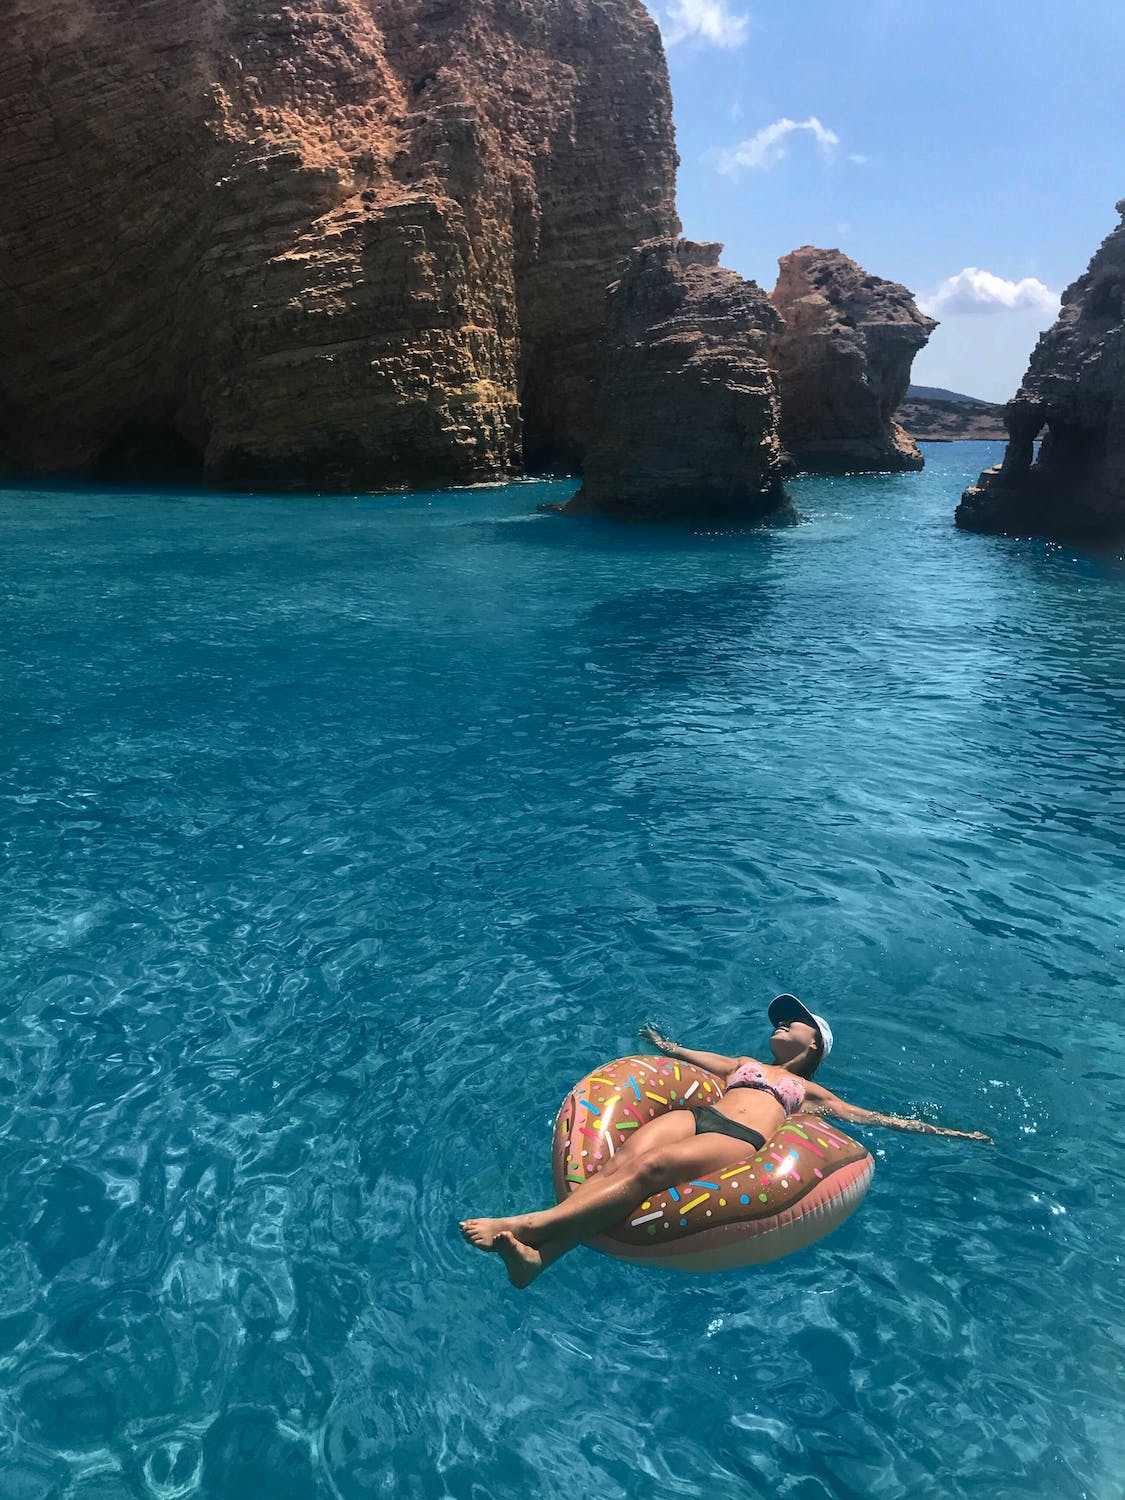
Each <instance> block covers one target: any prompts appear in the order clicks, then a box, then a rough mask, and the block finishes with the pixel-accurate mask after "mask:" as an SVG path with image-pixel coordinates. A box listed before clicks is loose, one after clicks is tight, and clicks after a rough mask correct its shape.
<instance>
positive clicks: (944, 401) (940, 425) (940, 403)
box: [895, 385, 1008, 443]
mask: <svg viewBox="0 0 1125 1500" xmlns="http://www.w3.org/2000/svg"><path fill="white" fill-rule="evenodd" d="M895 420H896V421H897V422H901V423H902V425H903V426H904V427H905V428H906V430H907V432H909V434H910V436H911V437H913V438H917V440H918V441H919V442H920V443H955V442H964V441H966V440H970V441H979V442H992V443H995V442H1004V441H1005V440H1006V439H1007V436H1008V433H1007V429H1006V428H1005V426H1004V408H1003V407H1002V406H998V405H996V404H995V403H994V402H992V401H980V400H978V398H977V397H976V396H965V395H962V394H961V392H959V391H947V390H945V389H944V388H943V387H942V386H940V385H912V386H909V387H908V388H907V392H906V400H905V401H904V402H903V403H902V405H901V406H900V407H899V409H898V411H896V412H895Z"/></svg>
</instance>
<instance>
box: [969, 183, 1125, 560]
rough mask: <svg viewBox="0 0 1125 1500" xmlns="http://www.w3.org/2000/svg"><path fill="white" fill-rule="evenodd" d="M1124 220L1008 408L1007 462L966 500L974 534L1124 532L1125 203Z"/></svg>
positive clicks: (1069, 298) (1075, 536)
mask: <svg viewBox="0 0 1125 1500" xmlns="http://www.w3.org/2000/svg"><path fill="white" fill-rule="evenodd" d="M1117 212H1118V213H1119V214H1121V215H1122V222H1121V223H1120V224H1119V225H1118V226H1117V228H1116V229H1115V230H1114V231H1113V233H1112V234H1110V235H1109V236H1108V238H1107V239H1105V240H1104V241H1103V242H1102V245H1101V248H1100V249H1099V250H1098V252H1097V254H1096V255H1095V256H1094V258H1093V260H1092V261H1091V262H1090V264H1089V266H1088V268H1087V270H1086V272H1085V274H1084V275H1083V276H1080V277H1079V278H1078V280H1077V281H1076V282H1074V284H1073V285H1072V286H1069V287H1068V288H1067V289H1066V291H1065V292H1064V293H1063V298H1062V310H1061V312H1060V313H1059V317H1058V321H1057V322H1056V323H1055V324H1054V326H1053V327H1052V328H1050V329H1048V331H1047V332H1046V333H1045V334H1044V335H1043V336H1042V338H1041V339H1040V340H1039V343H1038V344H1037V345H1036V347H1035V350H1034V352H1033V353H1032V356H1031V362H1030V364H1029V366H1028V370H1027V374H1026V375H1025V376H1024V378H1023V383H1022V384H1021V386H1020V388H1019V390H1018V391H1017V392H1016V395H1015V397H1014V398H1013V399H1012V400H1011V401H1010V402H1009V403H1008V406H1007V407H1006V409H1005V422H1006V425H1007V428H1008V433H1009V440H1008V447H1007V450H1006V452H1005V454H1004V459H1003V462H1002V463H1001V464H999V465H998V466H997V467H996V468H994V469H988V470H986V472H985V473H983V474H982V475H981V477H980V479H979V481H978V482H977V483H976V484H975V485H974V486H972V488H970V489H967V490H966V491H965V493H964V495H963V496H962V497H961V504H960V505H959V506H958V507H957V524H958V525H959V526H963V527H965V528H966V529H967V530H969V531H994V532H1007V533H1022V534H1025V535H1028V534H1033V535H1038V536H1049V537H1058V538H1063V539H1067V540H1081V539H1086V538H1090V539H1098V538H1117V537H1119V536H1121V535H1122V534H1125V199H1123V200H1122V201H1121V202H1120V203H1119V204H1118V205H1117ZM1044 428H1045V429H1046V431H1045V432H1044ZM1041 432H1043V441H1042V442H1041V443H1040V445H1039V453H1038V456H1036V454H1035V439H1036V437H1037V436H1038V435H1039V434H1040V433H1041Z"/></svg>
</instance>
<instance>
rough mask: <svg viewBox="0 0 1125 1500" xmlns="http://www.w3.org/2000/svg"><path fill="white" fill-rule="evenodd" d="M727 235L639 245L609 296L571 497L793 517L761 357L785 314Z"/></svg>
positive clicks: (578, 506)
mask: <svg viewBox="0 0 1125 1500" xmlns="http://www.w3.org/2000/svg"><path fill="white" fill-rule="evenodd" d="M722 248H723V247H722V246H721V245H714V244H700V243H697V242H695V241H692V240H683V239H670V238H664V239H656V240H651V241H649V242H647V243H645V244H642V245H639V246H638V247H637V248H636V249H635V250H634V251H633V254H632V255H631V256H630V258H629V261H628V264H627V265H626V267H625V269H624V271H623V272H622V274H621V277H620V279H619V280H617V281H616V282H614V283H613V285H612V286H611V287H610V288H609V291H608V293H607V296H606V331H605V352H604V357H603V365H602V374H601V381H600V384H599V388H598V400H597V407H596V418H595V427H594V440H593V442H592V444H591V446H590V450H589V452H588V453H587V456H586V464H585V470H584V483H583V487H582V489H581V490H580V491H579V493H578V494H577V495H576V496H575V498H574V499H573V500H572V501H570V502H569V504H568V505H567V506H565V507H564V509H565V510H567V511H569V512H589V511H597V512H600V513H602V514H605V515H613V516H620V517H622V518H626V519H629V520H665V519H685V520H695V519H698V518H705V517H721V518H724V519H726V520H735V521H740V520H750V521H754V520H759V519H763V518H765V517H767V516H770V517H775V518H778V519H787V520H793V519H796V516H795V512H793V511H792V508H791V505H790V502H789V501H788V499H787V497H786V495H785V493H784V490H783V489H782V486H781V468H782V459H781V445H780V442H779V440H778V433H777V394H776V388H775V384H774V380H773V376H772V374H771V373H770V368H769V365H768V363H767V360H766V354H767V350H768V345H769V340H770V337H771V336H772V334H773V333H774V331H775V330H776V329H777V328H778V327H779V326H780V322H781V320H780V319H779V317H778V316H777V314H776V313H775V312H774V310H773V308H772V307H771V306H770V304H769V301H768V299H767V298H766V295H765V293H764V292H763V291H762V290H761V289H760V287H758V286H757V285H755V283H754V282H752V281H743V279H742V277H741V276H739V275H737V274H736V273H735V272H734V271H729V270H726V269H725V268H724V267H722V266H720V265H719V256H720V254H721V253H722Z"/></svg>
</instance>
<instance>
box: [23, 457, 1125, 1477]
mask: <svg viewBox="0 0 1125 1500" xmlns="http://www.w3.org/2000/svg"><path fill="white" fill-rule="evenodd" d="M995 452H996V450H995V449H992V448H989V447H986V446H985V445H979V444H964V445H953V446H951V447H940V446H930V447H929V448H928V450H927V457H928V467H927V469H926V471H925V473H924V474H922V475H915V476H900V477H878V478H849V479H840V480H831V481H830V480H822V481H811V480H806V481H800V482H798V483H797V484H796V485H795V486H794V490H795V493H796V495H797V498H798V503H799V504H800V506H801V507H802V509H803V511H804V512H805V514H806V515H807V516H808V518H809V524H807V525H804V526H801V527H799V528H796V529H793V530H787V531H781V532H767V533H746V534H729V533H728V534H694V533H692V532H690V531H687V530H680V529H675V528H653V529H640V528H635V527H628V526H620V525H616V524H612V523H605V522H600V521H595V520H564V519H561V518H559V517H555V516H545V515H540V514H538V513H537V512H536V509H535V506H536V502H538V501H539V500H541V499H543V498H545V497H547V496H556V497H557V496H558V495H559V494H560V493H564V492H565V489H566V486H564V485H561V484H554V485H545V484H538V485H536V484H518V485H512V486H509V487H507V488H503V489H491V490H480V491H475V492H472V493H461V494H443V495H432V496H425V495H415V496H409V497H403V498H385V497H384V498H362V499H330V500H317V499H292V498H288V499H262V498H241V497H234V498H231V497H220V496H215V495H182V496H160V497H143V496H135V495H119V494H109V493H100V492H93V491H89V490H86V491H72V492H65V493H51V492H47V491H43V490H39V491H37V492H35V493H33V494H28V493H24V492H20V491H19V490H16V489H9V490H7V491H4V492H3V493H2V494H0V536H2V545H3V555H4V559H5V566H4V584H3V590H2V595H3V598H2V616H0V659H2V668H3V732H4V740H5V752H6V753H5V757H4V784H3V788H2V790H3V794H4V795H3V802H2V819H3V823H2V835H3V853H4V863H3V868H2V873H0V879H2V881H3V891H2V893H0V920H2V924H3V939H4V946H3V982H2V987H0V1015H2V1017H3V1020H2V1027H0V1044H2V1045H0V1127H2V1131H3V1139H2V1150H0V1229H2V1233H0V1417H2V1421H0V1474H2V1475H3V1480H2V1482H0V1493H2V1494H3V1496H4V1500H12V1497H15V1500H48V1497H50V1500H63V1497H65V1500H125V1497H130V1500H136V1497H156V1500H172V1497H178V1496H191V1495H195V1496H200V1497H205V1500H247V1497H248V1500H256V1497H258V1496H262V1497H269V1500H361V1497H363V1500H368V1497H374V1496H383V1495H385V1496H394V1497H411V1500H412V1497H457V1500H461V1497H466V1500H468V1497H474V1500H509V1497H511V1500H517V1497H519V1500H528V1497H544V1500H554V1497H563V1496H568V1497H569V1496H572V1495H573V1496H589V1497H597V1500H616V1497H621V1500H634V1497H638V1496H642V1495H649V1494H654V1493H657V1494H661V1495H665V1496H667V1495H672V1496H685V1497H697V1496H700V1495H704V1494H706V1495H707V1496H708V1497H710V1500H727V1497H730V1500H733V1497H736V1496H737V1497H747V1496H763V1497H765V1496H769V1497H782V1500H895V1497H912V1500H915V1497H926V1500H930V1497H932V1500H955V1497H969V1496H973V1497H977V1496H979V1497H981V1500H986V1497H987V1500H1026V1497H1028V1496H1044V1497H1047V1496H1051V1497H1064V1500H1078V1497H1081V1496H1085V1497H1089V1500H1117V1497H1120V1496H1121V1494H1122V1492H1123V1486H1122V1480H1121V1476H1122V1475H1123V1474H1125V1435H1123V1431H1122V1422H1121V1398H1122V1377H1121V1370H1122V1364H1123V1360H1125V1317H1123V1315H1125V1289H1123V1285H1122V1253H1123V1250H1122V1233H1121V1231H1122V1212H1121V1200H1122V1184H1123V1180H1125V1177H1123V1168H1122V1146H1123V1144H1125V1141H1123V1136H1125V1128H1123V1118H1122V1113H1123V1079H1125V1031H1123V1026H1122V1018H1121V1004H1122V963H1121V953H1122V926H1121V916H1122V898H1123V894H1125V816H1123V814H1125V786H1123V781H1122V774H1121V768H1122V761H1123V754H1125V564H1123V563H1122V562H1120V561H1117V560H1113V559H1101V560H1097V559H1091V558H1088V557H1083V556H1081V555H1079V554H1076V553H1074V552H1072V551H1070V550H1067V549H1064V548H1059V547H1052V546H1048V545H1046V544H1043V543H1036V542H1025V541H1004V540H995V539H988V538H981V537H973V536H967V535H964V534H961V533H959V532H957V531H955V530H954V528H953V526H952V524H951V517H952V510H953V506H954V504H955V503H956V499H957V497H958V494H959V492H960V490H961V488H962V486H963V484H964V483H965V482H966V481H967V480H969V479H973V478H975V477H976V475H977V473H978V472H979V471H980V469H981V468H982V466H983V465H984V463H985V462H987V461H991V458H992V456H993V455H994V454H995ZM780 989H793V990H794V991H796V993H798V994H799V995H801V996H803V997H804V998H805V999H806V1000H807V1001H808V1002H809V1003H810V1004H813V1005H814V1007H815V1008H816V1009H823V1010H824V1011H825V1012H826V1014H827V1015H828V1016H829V1018H830V1019H831V1021H832V1022H833V1024H834V1026H835V1028H836V1033H837V1048H836V1051H835V1052H834V1054H833V1057H832V1059H831V1062H830V1065H829V1067H828V1068H827V1069H826V1070H825V1074H824V1075H823V1076H824V1080H825V1081H826V1082H827V1083H829V1085H830V1086H832V1087H834V1088H835V1089H836V1090H837V1092H839V1093H841V1094H842V1095H843V1096H844V1097H845V1098H851V1099H854V1100H855V1101H856V1102H859V1103H862V1104H865V1105H868V1106H870V1107H876V1108H883V1109H889V1110H895V1111H900V1112H909V1113H915V1112H917V1113H919V1114H922V1115H925V1116H926V1117H928V1118H933V1119H937V1120H940V1121H943V1122H945V1123H948V1124H951V1125H955V1126H960V1127H963V1128H967V1129H972V1128H983V1129H986V1130H988V1131H990V1132H992V1133H993V1134H994V1135H995V1136H996V1138H997V1142H998V1145H997V1147H996V1148H994V1149H987V1148H984V1147H981V1146H973V1145H968V1144H965V1143H962V1142H955V1141H944V1140H933V1139H919V1138H917V1137H911V1136H906V1135H894V1134H891V1133H889V1132H877V1131H866V1132H864V1131H859V1130H857V1131H856V1134H857V1135H860V1136H862V1138H863V1139H865V1140H866V1141H867V1142H868V1144H869V1145H870V1146H871V1147H872V1149H873V1150H874V1151H875V1152H876V1159H877V1163H878V1167H877V1172H876V1176H875V1181H874V1184H873V1187H872V1190H871V1192H870V1194H869V1196H868V1199H867V1201H866V1203H865V1204H864V1205H863V1206H862V1208H861V1209H860V1211H859V1212H858V1214H857V1215H856V1216H855V1217H854V1218H853V1219H852V1220H851V1221H850V1222H849V1223H848V1224H847V1225H845V1226H844V1228H843V1229H841V1230H840V1231H839V1232H838V1233H836V1234H835V1235H834V1236H833V1237H832V1238H831V1239H829V1240H827V1241H826V1242H824V1243H823V1244H822V1245H820V1246H818V1247H816V1248H814V1249H812V1250H810V1251H807V1252H805V1253H803V1254H801V1255H800V1256H797V1257H794V1258H792V1259H789V1260H785V1261H782V1262H781V1263H779V1264H777V1265H774V1266H770V1267H765V1268H759V1269H757V1270H752V1271H747V1272H741V1273H732V1274H726V1275H722V1276H713V1277H693V1278H688V1277H682V1276H678V1275H676V1274H675V1273H672V1272H667V1271H661V1270H638V1269H634V1268H630V1267H627V1266H623V1265H620V1264H618V1263H615V1262H612V1261H609V1260H606V1259H603V1258H600V1257H597V1256H595V1255H593V1254H592V1253H590V1252H586V1251H580V1252H578V1253H576V1254H575V1255H574V1256H572V1257H570V1258H569V1260H567V1261H564V1262H562V1263H561V1264H560V1265H559V1266H557V1267H556V1268H555V1269H554V1270H553V1271H551V1272H550V1273H549V1274H548V1275H547V1276H545V1277H544V1278H543V1280H542V1281H541V1282H540V1283H539V1284H538V1286H537V1287H535V1288H534V1289H533V1290H532V1291H530V1292H529V1293H526V1294H522V1295H521V1294H518V1293H515V1292H513V1291H511V1290H510V1288H509V1287H508V1286H507V1283H506V1282H505V1281H504V1280H503V1278H502V1275H501V1270H500V1266H499V1265H498V1263H497V1262H496V1261H495V1260H493V1259H492V1258H486V1257H483V1256H480V1255H477V1254H474V1253H472V1252H470V1251H468V1250H467V1249H465V1248H464V1247H463V1246H462V1244H461V1242H460V1240H459V1238H458V1237H457V1234H456V1227H455V1226H456V1221H457V1219H458V1218H459V1217H460V1216H462V1215H464V1214H466V1213H468V1212H497V1211H505V1210H511V1209H514V1208H517V1207H519V1208H522V1207H526V1206H529V1205H537V1204H540V1203H544V1202H546V1201H547V1200H548V1196H549V1191H550V1179H549V1170H548V1148H549V1136H550V1127H551V1122H552V1119H553V1116H554V1112H555V1109H556V1106H557V1104H558V1102H559V1100H560V1098H561V1097H562V1095H563V1094H564V1093H565V1092H566V1090H567V1089H568V1087H569V1086H570V1084H571V1083H572V1082H573V1081H574V1079H575V1078H576V1077H578V1076H579V1075H581V1074H582V1073H584V1072H585V1071H586V1070H587V1069H588V1068H590V1067H591V1066H592V1065H593V1064H595V1063H596V1062H598V1061H599V1060H601V1059H606V1058H610V1057H613V1056H616V1055H618V1054H620V1053H622V1052H623V1051H627V1050H630V1049H631V1047H632V1039H633V1036H634V1033H635V1029H636V1027H637V1026H638V1025H639V1024H640V1023H641V1022H642V1021H644V1020H645V1019H647V1018H649V1017H652V1018H655V1019H656V1020H657V1021H659V1022H660V1023H661V1024H662V1025H663V1026H665V1027H666V1028H668V1030H669V1031H670V1032H671V1033H672V1034H673V1035H675V1036H676V1037H678V1038H679V1039H680V1040H681V1041H682V1042H684V1043H686V1044H694V1045H696V1046H704V1047H707V1046H711V1047H719V1048H724V1049H733V1050H755V1049H760V1048H761V1047H762V1046H763V1045H764V1038H765V1034H766V1028H765V1027H764V1026H763V1024H762V1018H761V1012H762V1010H763V1008H764V1005H765V1003H766V1002H767V1001H768V999H769V998H770V996H771V995H772V994H774V993H775V992H776V991H778V990H780Z"/></svg>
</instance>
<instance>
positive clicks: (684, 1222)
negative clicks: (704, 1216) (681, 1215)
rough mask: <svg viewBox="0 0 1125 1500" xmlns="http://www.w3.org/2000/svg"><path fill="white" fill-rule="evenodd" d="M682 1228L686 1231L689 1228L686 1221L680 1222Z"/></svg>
mask: <svg viewBox="0 0 1125 1500" xmlns="http://www.w3.org/2000/svg"><path fill="white" fill-rule="evenodd" d="M680 1228H681V1229H686V1228H687V1220H686V1219H681V1220H680Z"/></svg>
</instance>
